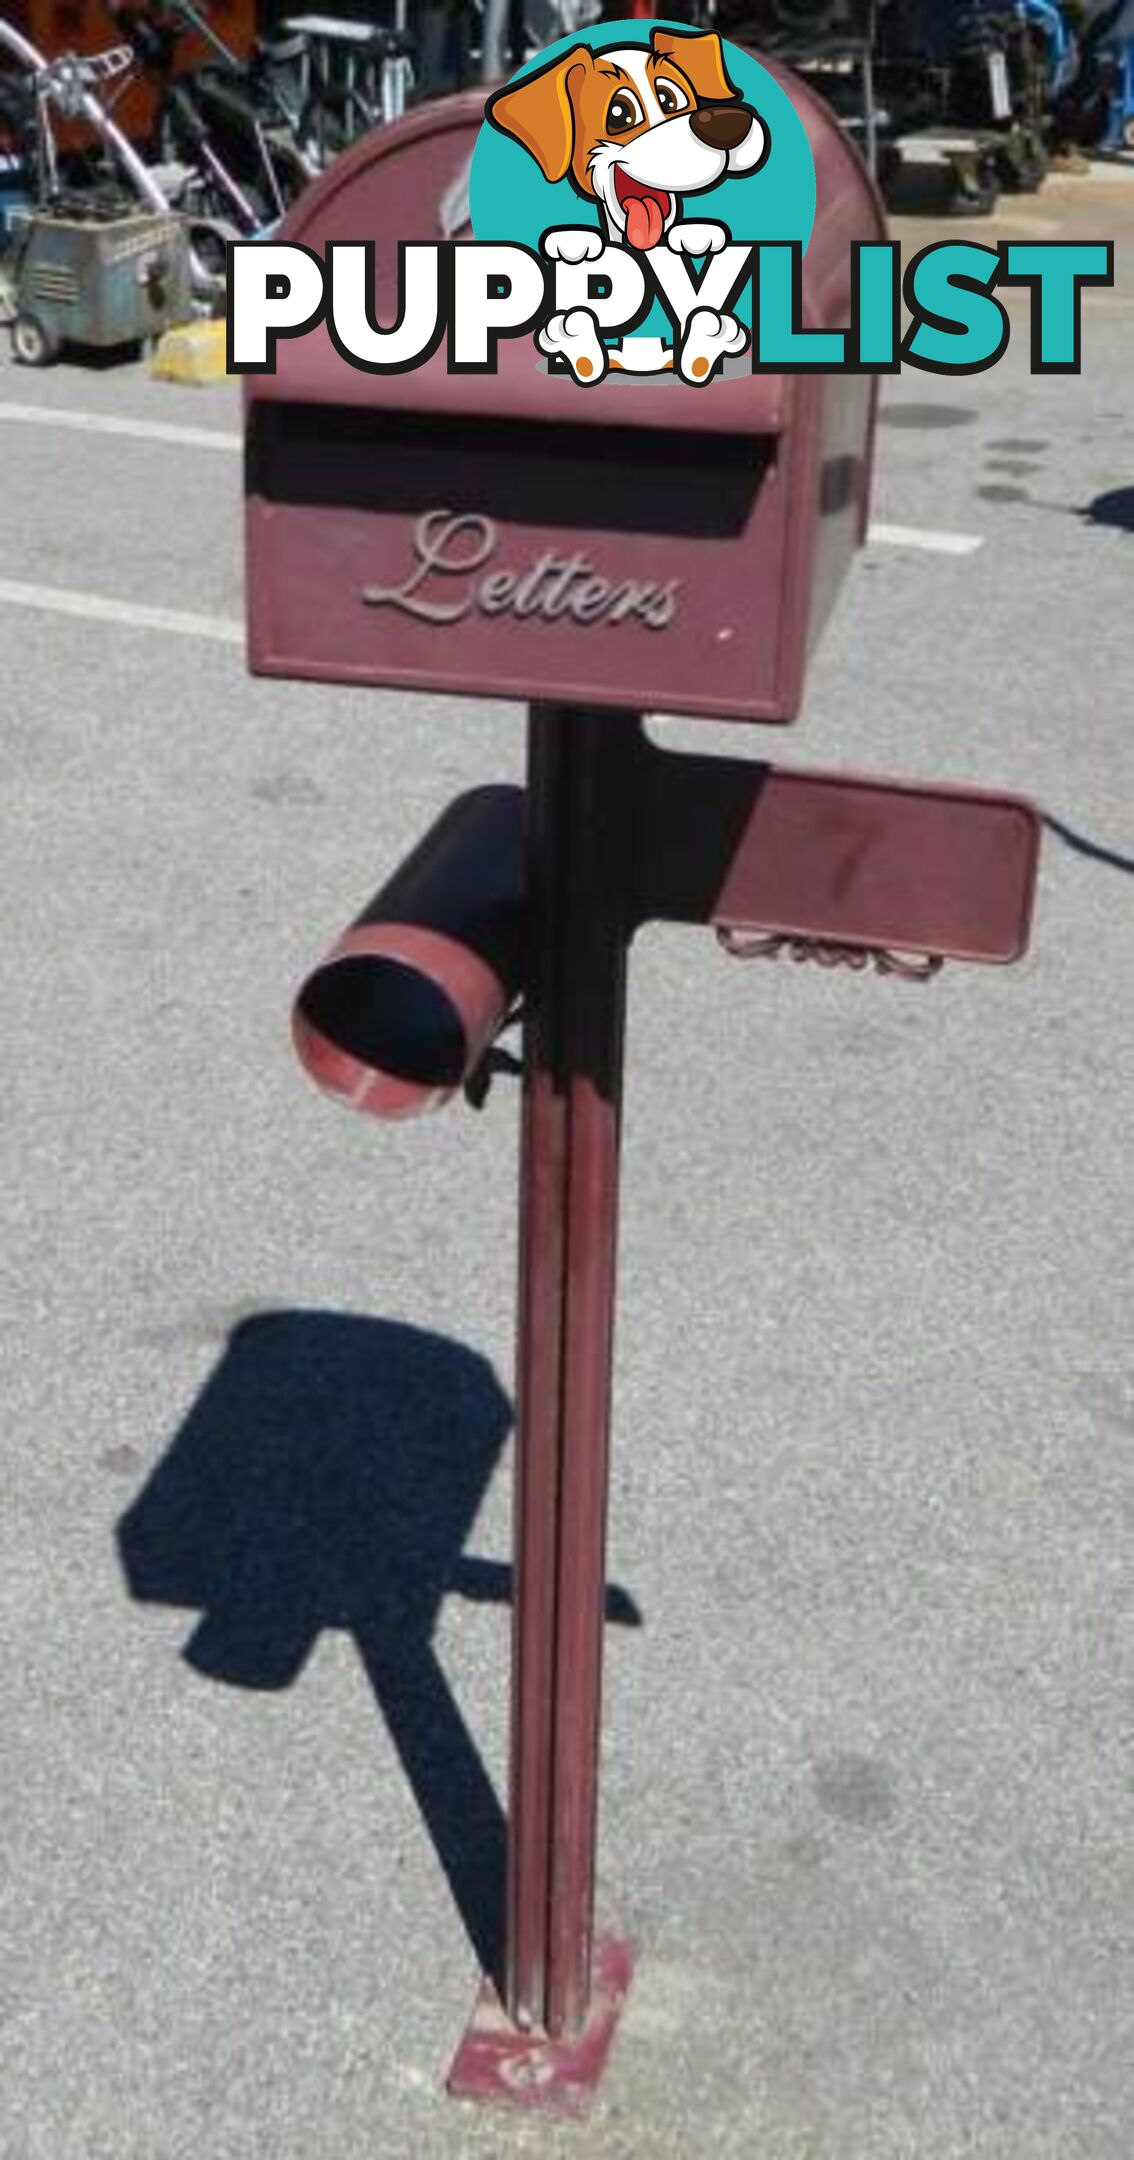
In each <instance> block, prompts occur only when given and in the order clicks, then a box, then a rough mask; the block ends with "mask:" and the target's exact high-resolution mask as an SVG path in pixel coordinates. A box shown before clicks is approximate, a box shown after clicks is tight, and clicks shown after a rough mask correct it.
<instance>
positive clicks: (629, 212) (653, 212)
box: [626, 195, 664, 248]
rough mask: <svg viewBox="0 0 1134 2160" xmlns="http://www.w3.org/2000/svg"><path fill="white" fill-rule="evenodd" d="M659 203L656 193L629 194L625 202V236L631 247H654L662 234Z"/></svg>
mask: <svg viewBox="0 0 1134 2160" xmlns="http://www.w3.org/2000/svg"><path fill="white" fill-rule="evenodd" d="M663 222H664V220H663V218H662V214H661V204H660V203H659V201H658V199H657V196H656V195H631V196H630V197H629V198H628V200H627V203H626V238H627V239H628V241H629V242H630V245H631V247H632V248H652V247H656V246H657V244H658V241H659V240H660V239H661V236H662V224H663Z"/></svg>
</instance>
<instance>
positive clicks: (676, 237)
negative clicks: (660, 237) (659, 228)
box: [665, 224, 728, 255]
mask: <svg viewBox="0 0 1134 2160" xmlns="http://www.w3.org/2000/svg"><path fill="white" fill-rule="evenodd" d="M727 239H728V234H727V232H726V231H725V228H724V226H723V225H709V224H704V225H693V224H689V225H671V226H670V228H669V231H668V232H667V234H666V236H665V240H666V246H667V247H671V248H672V249H673V252H674V254H675V255H719V254H720V251H721V249H722V248H723V247H724V245H725V242H726V241H727Z"/></svg>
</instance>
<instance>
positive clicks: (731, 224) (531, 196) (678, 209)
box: [469, 20, 815, 250]
mask: <svg viewBox="0 0 1134 2160" xmlns="http://www.w3.org/2000/svg"><path fill="white" fill-rule="evenodd" d="M575 54H577V55H578V59H577V61H576V63H575V65H574V66H573V67H572V66H568V65H566V63H567V62H568V61H569V60H570V58H571V56H572V55H575ZM537 78H538V83H537ZM524 84H527V85H530V86H532V87H531V88H529V90H528V92H527V94H526V96H525V98H523V99H517V98H516V97H515V96H514V93H515V91H516V89H517V88H518V86H520V85H524ZM730 106H731V107H732V108H733V112H734V113H735V115H736V117H735V120H733V121H732V125H731V126H730V119H731V118H732V116H731V115H730V114H729V107H730ZM741 108H746V109H747V110H748V111H749V112H750V113H751V114H753V115H754V116H756V119H757V121H758V123H759V125H761V126H762V128H763V130H764V137H765V139H764V142H763V146H762V154H761V155H760V158H759V162H758V163H755V162H753V161H752V154H751V149H750V148H747V149H746V147H745V145H744V143H743V142H739V143H734V142H733V140H732V138H733V136H734V135H735V133H736V129H737V127H738V126H739V125H740V122H741V111H740V109H741ZM487 111H488V115H489V117H488V118H486V120H485V124H484V126H483V127H482V129H481V131H480V135H479V136H478V138H477V144H476V149H475V151H474V153H473V160H472V169H471V172H470V176H469V207H470V212H471V219H472V229H473V234H474V236H475V238H476V239H477V240H480V241H511V242H513V243H517V244H519V245H521V246H524V247H529V248H532V249H533V250H534V249H538V247H539V244H540V240H541V237H542V235H543V234H544V233H546V232H548V231H549V230H552V229H558V228H562V227H574V228H583V227H588V226H589V227H591V228H593V229H595V230H598V231H600V232H603V233H604V234H605V237H606V238H608V239H609V240H612V241H615V242H617V243H619V244H622V245H626V244H629V245H630V246H632V247H637V248H640V249H643V250H647V249H649V248H650V247H652V246H656V245H657V244H658V242H659V241H660V240H661V239H662V236H663V232H664V231H665V230H666V229H667V227H668V226H671V225H672V224H673V222H674V219H675V218H676V219H680V220H684V221H685V222H690V221H695V222H701V221H711V222H713V223H715V224H719V225H724V226H725V227H726V228H727V230H728V233H729V235H730V237H731V238H732V239H733V240H735V241H738V242H745V243H754V242H758V241H764V240H769V241H771V240H780V241H798V242H799V243H800V245H801V246H802V247H804V248H806V246H807V243H808V241H809V239H810V237H811V228H812V225H813V223H814V218H815V166H814V161H813V159H812V155H811V146H810V144H809V142H808V140H807V133H806V130H805V128H804V126H803V122H802V121H801V119H800V118H799V115H798V113H797V112H796V110H795V107H794V106H793V104H792V102H791V99H790V97H789V96H788V93H787V91H786V90H785V89H784V88H783V87H782V85H781V84H780V83H778V82H777V81H776V79H775V77H774V76H773V75H770V74H769V72H768V70H767V68H765V67H762V66H761V64H760V62H759V61H758V60H757V59H755V58H754V57H753V55H752V54H751V53H747V52H744V51H742V50H741V48H740V47H739V46H738V45H733V44H730V43H728V42H726V41H725V40H723V39H721V38H719V37H717V35H716V33H715V32H697V31H693V30H691V29H690V27H689V25H688V24H687V23H667V22H664V21H656V22H638V21H633V20H627V21H623V22H604V23H597V24H593V25H591V27H590V28H588V29H586V30H580V31H578V32H577V33H576V35H575V36H573V37H565V38H560V39H558V40H557V42H556V43H555V44H554V45H549V46H547V47H546V49H545V50H544V51H543V52H542V53H539V54H537V56H536V57H535V58H534V59H533V60H529V61H526V62H525V63H524V66H523V67H521V68H518V69H517V70H516V73H515V74H514V75H513V76H512V77H511V80H510V82H509V84H508V85H507V86H506V88H505V89H504V90H503V91H498V92H497V93H496V94H495V95H494V97H493V98H491V99H490V100H489V105H488V108H487ZM686 115H687V117H685V116H686ZM663 123H664V126H663ZM693 123H696V124H697V126H698V127H699V129H700V130H702V131H703V132H705V133H707V134H708V135H709V136H710V137H711V136H713V134H714V130H715V134H716V136H717V137H718V138H719V140H720V146H721V156H720V157H719V158H718V159H717V160H716V163H717V165H718V166H719V167H720V174H719V177H714V178H712V179H711V181H710V184H709V185H705V174H706V171H708V172H709V173H712V171H713V161H712V160H711V159H710V158H709V157H707V156H705V155H701V156H700V157H698V156H697V155H696V154H694V155H690V154H689V151H690V148H692V149H693V150H694V151H696V148H697V144H698V143H699V142H700V137H699V136H698V138H697V143H694V144H693V145H690V143H689V140H688V136H689V128H690V125H691V124H693ZM701 148H702V150H703V149H704V145H701ZM565 152H566V153H567V154H566V156H565V154H564V153H565ZM746 160H747V162H746ZM612 162H613V163H615V164H618V165H620V166H622V167H624V168H628V167H634V166H638V167H640V168H641V170H642V171H643V172H644V173H645V175H646V176H647V180H648V182H649V183H650V185H649V187H648V189H647V191H646V194H645V197H644V208H641V207H638V206H636V205H635V204H634V203H633V202H632V201H625V200H618V199H616V196H615V191H614V183H612V182H611V180H610V179H609V173H610V167H611V163H612ZM604 180H605V183H606V184H605V186H604ZM631 185H632V182H629V181H627V180H625V178H624V179H623V180H621V181H619V182H618V183H617V186H618V189H619V191H620V192H622V193H624V192H625V190H626V189H627V188H628V187H629V186H631ZM581 190H582V191H581ZM592 191H593V192H592ZM667 195H668V196H669V198H670V202H671V204H672V205H673V208H672V210H671V211H670V212H669V213H668V215H667V213H666V211H665V200H666V196H667ZM651 199H653V201H655V202H656V203H657V205H658V207H657V208H654V207H651ZM620 211H621V212H622V213H623V216H624V219H625V222H624V223H622V224H621V227H620V223H619V212H620ZM659 228H660V229H659Z"/></svg>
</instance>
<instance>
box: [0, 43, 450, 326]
mask: <svg viewBox="0 0 1134 2160" xmlns="http://www.w3.org/2000/svg"><path fill="white" fill-rule="evenodd" d="M108 4H109V8H110V13H111V16H112V18H113V21H114V24H115V27H116V29H117V30H118V31H119V33H120V34H121V38H122V42H121V44H119V45H116V46H114V47H113V48H111V49H110V50H107V51H104V52H91V53H83V54H76V53H66V54H63V55H60V56H57V57H50V58H49V57H47V56H46V55H45V54H44V53H43V52H42V51H40V50H39V48H38V47H37V46H36V45H35V44H33V43H32V42H31V40H30V39H29V38H28V37H27V36H26V35H25V34H24V33H23V31H21V30H18V29H17V28H15V27H14V25H12V24H11V23H10V22H6V21H4V20H2V19H0V320H3V319H4V318H5V316H6V317H7V319H8V320H9V321H10V323H11V333H12V343H13V348H14V350H15V353H16V355H17V357H18V358H19V359H20V360H21V361H23V362H24V363H26V364H28V365H33V366H34V365H43V364H45V363H46V362H48V361H50V360H52V359H54V358H55V357H56V356H57V355H58V353H59V352H60V351H61V350H62V348H63V346H64V345H65V344H73V345H83V346H88V347H102V348H109V347H112V346H121V347H123V348H126V347H128V346H131V345H136V344H137V343H138V342H139V341H140V340H144V339H146V338H148V337H151V336H157V335H159V334H160V332H161V331H162V330H163V329H165V328H166V327H168V326H169V324H170V323H172V322H174V321H184V320H185V319H186V318H187V317H188V316H190V315H192V314H194V313H198V314H199V313H206V314H207V313H212V312H216V311H218V310H220V309H221V308H223V304H224V291H225V273H226V267H227V249H228V243H229V242H230V241H231V240H238V239H258V238H265V237H267V236H268V235H270V234H271V233H272V232H274V231H275V229H276V227H277V226H278V224H279V221H280V219H281V218H283V217H284V216H285V215H286V213H287V211H288V210H289V208H290V207H291V204H292V203H293V202H294V201H295V200H296V198H297V196H298V195H299V194H300V192H301V191H302V189H303V188H304V187H305V186H306V185H307V182H308V181H309V180H310V179H312V178H314V176H315V174H316V173H318V172H320V171H321V170H322V169H323V167H324V166H325V165H326V164H327V163H329V162H330V160H331V158H332V157H334V156H335V155H336V154H337V153H338V152H339V151H340V150H341V149H343V148H344V147H345V146H346V144H347V143H348V142H350V141H353V140H354V139H355V138H356V137H357V136H358V135H360V134H362V133H363V132H365V131H366V129H368V128H370V127H372V126H374V125H376V124H379V123H380V122H382V121H383V120H389V119H392V118H394V117H396V115H397V113H398V112H399V111H400V110H401V109H402V106H403V104H404V102H405V97H406V94H407V91H408V89H409V87H410V85H411V83H412V80H413V69H412V62H411V59H410V47H411V41H410V39H409V38H408V36H407V35H406V32H405V28H404V23H403V21H402V18H403V17H404V9H405V0H394V4H395V12H396V20H395V22H394V23H393V25H392V26H391V27H390V28H388V29H381V28H378V27H376V26H368V25H363V24H359V23H357V22H347V23H340V22H338V21H337V20H336V19H334V18H324V17H322V16H319V17H314V16H313V17H311V18H304V19H303V20H302V22H297V23H296V24H295V25H293V26H292V29H291V34H288V30H287V26H286V25H285V29H284V33H283V34H282V35H279V36H277V37H275V38H266V37H265V38H261V39H259V40H257V41H256V43H255V45H254V48H253V49H252V51H251V52H250V53H249V54H248V55H247V56H246V57H245V56H241V55H238V54H237V53H235V52H233V51H232V50H231V49H230V48H229V47H228V46H227V45H226V44H225V42H224V40H223V39H222V38H220V37H219V36H218V34H217V32H216V31H215V30H214V29H213V27H212V26H211V24H210V23H209V21H208V20H207V18H206V16H205V15H204V14H203V13H202V12H201V11H200V9H199V8H197V7H196V6H195V5H194V4H193V0H108ZM187 43H189V44H190V45H191V46H192V50H193V52H196V53H200V52H201V51H202V50H203V51H204V54H205V58H204V59H203V61H200V62H199V63H198V64H197V65H189V64H187V54H186V51H185V47H186V44H187ZM188 57H190V58H191V57H192V55H191V54H190V55H189V56H188ZM139 82H141V83H144V84H145V86H146V89H147V92H148V96H147V98H146V100H145V103H146V109H147V111H148V112H149V113H151V114H152V122H151V123H149V125H148V130H147V137H146V139H145V140H140V139H139V140H137V141H134V140H131V139H130V137H129V136H128V134H127V133H126V132H125V130H124V129H123V128H122V127H120V126H119V125H118V123H117V120H116V119H115V117H114V114H115V110H116V109H117V107H118V105H119V103H120V102H121V101H122V93H123V90H124V88H125V87H127V86H130V85H135V84H138V83H139Z"/></svg>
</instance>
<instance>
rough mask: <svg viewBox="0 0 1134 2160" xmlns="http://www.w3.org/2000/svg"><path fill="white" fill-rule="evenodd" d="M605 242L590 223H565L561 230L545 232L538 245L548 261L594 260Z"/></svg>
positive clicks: (577, 261)
mask: <svg viewBox="0 0 1134 2160" xmlns="http://www.w3.org/2000/svg"><path fill="white" fill-rule="evenodd" d="M605 246H606V242H605V240H604V239H603V236H602V234H601V233H600V232H595V230H594V228H593V226H590V225H565V226H564V227H563V229H562V231H561V232H546V233H545V234H544V236H543V239H542V240H541V241H540V247H541V249H542V251H543V253H544V254H545V255H546V257H547V260H548V262H568V263H582V262H595V261H596V260H597V258H598V257H599V256H600V255H601V254H602V251H603V248H604V247H605Z"/></svg>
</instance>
